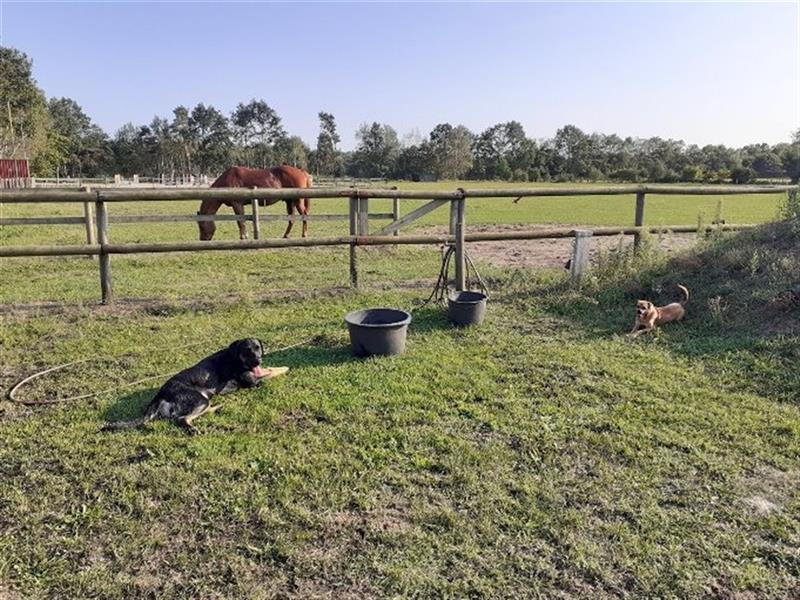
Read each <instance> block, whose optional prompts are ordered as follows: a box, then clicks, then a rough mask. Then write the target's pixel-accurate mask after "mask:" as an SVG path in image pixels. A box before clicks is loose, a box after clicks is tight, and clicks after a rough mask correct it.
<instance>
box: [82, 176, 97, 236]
mask: <svg viewBox="0 0 800 600" xmlns="http://www.w3.org/2000/svg"><path fill="white" fill-rule="evenodd" d="M83 191H84V192H86V194H87V195H88V194H90V193H91V191H92V190H91V188H88V187H85V188H83ZM83 220H84V222H85V224H86V243H87V244H89V245H90V246H94V245H95V244H96V243H97V236H96V235H95V229H94V213H93V212H92V205H91V203H90V202H88V201H87V202H84V203H83Z"/></svg>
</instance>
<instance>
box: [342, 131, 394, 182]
mask: <svg viewBox="0 0 800 600" xmlns="http://www.w3.org/2000/svg"><path fill="white" fill-rule="evenodd" d="M356 139H357V140H358V147H357V148H356V151H355V152H354V153H353V157H352V162H351V169H352V174H353V175H355V176H356V177H387V176H388V175H389V174H391V173H392V172H393V171H394V167H395V162H396V160H397V157H398V155H399V154H400V142H399V141H398V139H397V132H396V131H395V130H394V129H392V128H391V127H390V126H389V125H381V124H380V123H372V125H367V124H366V123H364V124H363V125H361V127H359V128H358V131H357V132H356Z"/></svg>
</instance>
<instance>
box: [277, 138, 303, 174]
mask: <svg viewBox="0 0 800 600" xmlns="http://www.w3.org/2000/svg"><path fill="white" fill-rule="evenodd" d="M310 152H311V149H310V148H309V147H308V146H307V145H306V143H305V142H304V141H303V140H302V139H300V138H299V137H298V136H296V135H293V136H291V137H287V138H284V139H283V140H281V141H280V142H279V143H278V144H277V146H276V148H275V159H276V160H275V163H276V164H287V165H292V166H293V167H298V168H300V169H304V170H305V169H308V156H309V154H310Z"/></svg>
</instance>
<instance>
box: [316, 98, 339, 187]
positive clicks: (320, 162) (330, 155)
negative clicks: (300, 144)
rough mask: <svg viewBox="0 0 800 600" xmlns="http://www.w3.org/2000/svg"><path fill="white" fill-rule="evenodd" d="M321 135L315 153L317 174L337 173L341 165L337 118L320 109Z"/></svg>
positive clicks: (318, 137)
mask: <svg viewBox="0 0 800 600" xmlns="http://www.w3.org/2000/svg"><path fill="white" fill-rule="evenodd" d="M318 116H319V135H318V136H317V151H316V154H315V161H314V162H315V170H316V173H317V175H320V174H321V175H335V174H336V170H337V166H339V151H338V149H337V147H336V145H337V144H338V143H339V142H340V141H341V140H340V138H339V134H338V133H337V132H336V120H335V119H334V117H333V115H332V114H330V113H326V112H324V111H320V113H319V115H318Z"/></svg>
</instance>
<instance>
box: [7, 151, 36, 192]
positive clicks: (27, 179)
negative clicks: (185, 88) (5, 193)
mask: <svg viewBox="0 0 800 600" xmlns="http://www.w3.org/2000/svg"><path fill="white" fill-rule="evenodd" d="M30 186H31V174H30V171H29V170H28V161H27V159H16V158H0V189H8V188H25V187H30Z"/></svg>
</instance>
